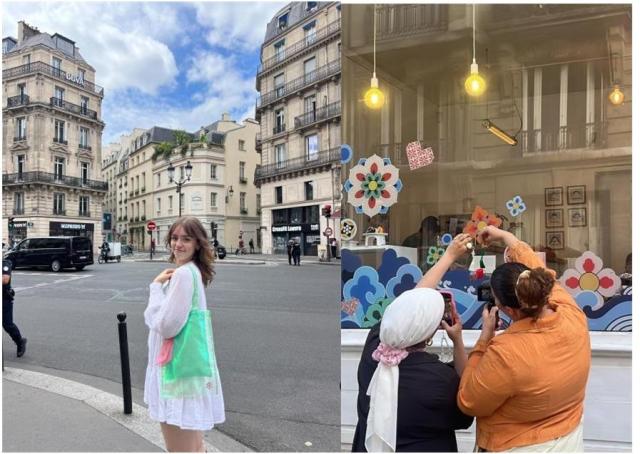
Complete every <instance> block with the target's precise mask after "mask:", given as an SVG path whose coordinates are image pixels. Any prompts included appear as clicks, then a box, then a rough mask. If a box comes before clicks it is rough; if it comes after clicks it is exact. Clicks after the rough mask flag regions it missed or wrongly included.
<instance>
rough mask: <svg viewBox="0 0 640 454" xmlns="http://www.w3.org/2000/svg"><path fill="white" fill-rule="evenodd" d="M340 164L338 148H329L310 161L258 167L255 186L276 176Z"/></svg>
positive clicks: (298, 159)
mask: <svg viewBox="0 0 640 454" xmlns="http://www.w3.org/2000/svg"><path fill="white" fill-rule="evenodd" d="M339 163H340V148H339V147H336V148H331V149H329V150H324V151H320V152H318V154H316V155H314V157H313V158H312V159H309V158H308V157H306V156H302V157H299V158H293V159H288V160H286V161H281V162H276V163H274V164H267V165H265V166H258V167H257V168H256V174H255V180H254V183H255V184H256V185H260V184H261V183H262V181H264V180H266V179H267V178H271V177H275V176H277V175H284V174H287V173H290V172H295V171H301V170H307V169H314V168H317V167H322V166H326V165H331V164H339Z"/></svg>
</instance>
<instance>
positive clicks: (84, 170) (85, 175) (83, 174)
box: [80, 162, 89, 184]
mask: <svg viewBox="0 0 640 454" xmlns="http://www.w3.org/2000/svg"><path fill="white" fill-rule="evenodd" d="M80 178H81V179H82V184H87V183H88V182H89V163H88V162H82V163H80Z"/></svg>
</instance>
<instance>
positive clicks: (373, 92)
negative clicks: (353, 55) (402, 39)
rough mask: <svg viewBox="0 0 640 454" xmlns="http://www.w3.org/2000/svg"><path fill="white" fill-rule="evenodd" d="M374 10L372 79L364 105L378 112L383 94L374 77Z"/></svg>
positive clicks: (374, 15) (374, 7)
mask: <svg viewBox="0 0 640 454" xmlns="http://www.w3.org/2000/svg"><path fill="white" fill-rule="evenodd" d="M376 10H377V5H375V4H374V5H373V77H372V78H371V86H370V88H369V89H368V90H367V92H366V93H365V94H364V103H365V104H366V105H367V107H368V108H369V109H374V110H378V109H380V108H381V107H382V106H383V105H384V93H382V90H380V88H378V78H377V77H376Z"/></svg>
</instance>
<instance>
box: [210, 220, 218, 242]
mask: <svg viewBox="0 0 640 454" xmlns="http://www.w3.org/2000/svg"><path fill="white" fill-rule="evenodd" d="M217 236H218V224H216V223H215V222H213V221H211V238H213V239H216V238H217Z"/></svg>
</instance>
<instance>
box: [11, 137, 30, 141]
mask: <svg viewBox="0 0 640 454" xmlns="http://www.w3.org/2000/svg"><path fill="white" fill-rule="evenodd" d="M24 140H27V136H18V137H14V138H13V141H14V142H22V141H24Z"/></svg>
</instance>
